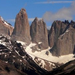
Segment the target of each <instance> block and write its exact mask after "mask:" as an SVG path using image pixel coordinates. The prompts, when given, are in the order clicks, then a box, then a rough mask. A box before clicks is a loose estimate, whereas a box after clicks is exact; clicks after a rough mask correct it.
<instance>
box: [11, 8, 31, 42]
mask: <svg viewBox="0 0 75 75" xmlns="http://www.w3.org/2000/svg"><path fill="white" fill-rule="evenodd" d="M12 39H13V40H16V41H17V40H19V41H24V42H27V43H29V42H30V27H29V22H28V16H27V13H26V10H25V9H23V8H22V9H21V10H20V12H19V13H18V14H17V16H16V21H15V27H14V30H13V34H12Z"/></svg>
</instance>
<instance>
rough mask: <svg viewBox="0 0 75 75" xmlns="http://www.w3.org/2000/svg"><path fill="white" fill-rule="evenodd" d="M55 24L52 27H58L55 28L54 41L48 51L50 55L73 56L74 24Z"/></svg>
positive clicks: (74, 45) (74, 47)
mask: <svg viewBox="0 0 75 75" xmlns="http://www.w3.org/2000/svg"><path fill="white" fill-rule="evenodd" d="M56 22H57V23H56V24H55V25H54V26H57V25H58V26H59V27H58V28H57V27H55V30H56V31H55V32H56V33H55V35H54V34H53V35H54V36H55V39H56V41H55V42H54V45H53V47H52V49H51V50H50V51H51V53H52V54H53V55H55V56H61V55H68V54H73V53H74V52H75V33H74V32H75V22H73V21H71V22H70V23H68V22H59V21H56ZM60 23H61V24H60ZM61 25H62V26H61ZM64 25H65V26H64ZM60 27H62V28H60ZM64 27H65V28H64Z"/></svg>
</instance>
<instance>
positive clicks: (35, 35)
mask: <svg viewBox="0 0 75 75" xmlns="http://www.w3.org/2000/svg"><path fill="white" fill-rule="evenodd" d="M30 34H31V38H32V41H33V42H35V43H37V44H39V43H40V44H39V45H38V46H39V48H40V49H46V48H48V32H47V28H46V24H45V22H44V21H43V20H42V19H41V20H38V18H35V19H34V21H33V22H32V24H31V27H30Z"/></svg>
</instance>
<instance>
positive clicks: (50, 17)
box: [43, 2, 75, 22]
mask: <svg viewBox="0 0 75 75" xmlns="http://www.w3.org/2000/svg"><path fill="white" fill-rule="evenodd" d="M74 15H75V2H73V3H72V4H71V6H70V7H68V8H65V7H64V8H61V9H60V10H58V11H57V12H55V13H53V12H51V11H47V12H46V13H45V14H44V15H43V19H44V20H45V21H48V22H53V21H54V20H72V19H73V16H74Z"/></svg>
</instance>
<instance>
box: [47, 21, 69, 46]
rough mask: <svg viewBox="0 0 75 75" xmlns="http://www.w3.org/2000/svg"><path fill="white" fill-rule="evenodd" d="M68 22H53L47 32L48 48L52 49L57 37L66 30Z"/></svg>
mask: <svg viewBox="0 0 75 75" xmlns="http://www.w3.org/2000/svg"><path fill="white" fill-rule="evenodd" d="M68 25H69V22H68V21H65V22H62V21H54V22H53V24H52V26H51V29H50V31H49V40H48V41H49V46H50V47H53V45H54V43H56V42H57V39H58V37H59V36H60V35H61V34H63V33H64V32H65V31H66V29H67V28H68Z"/></svg>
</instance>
